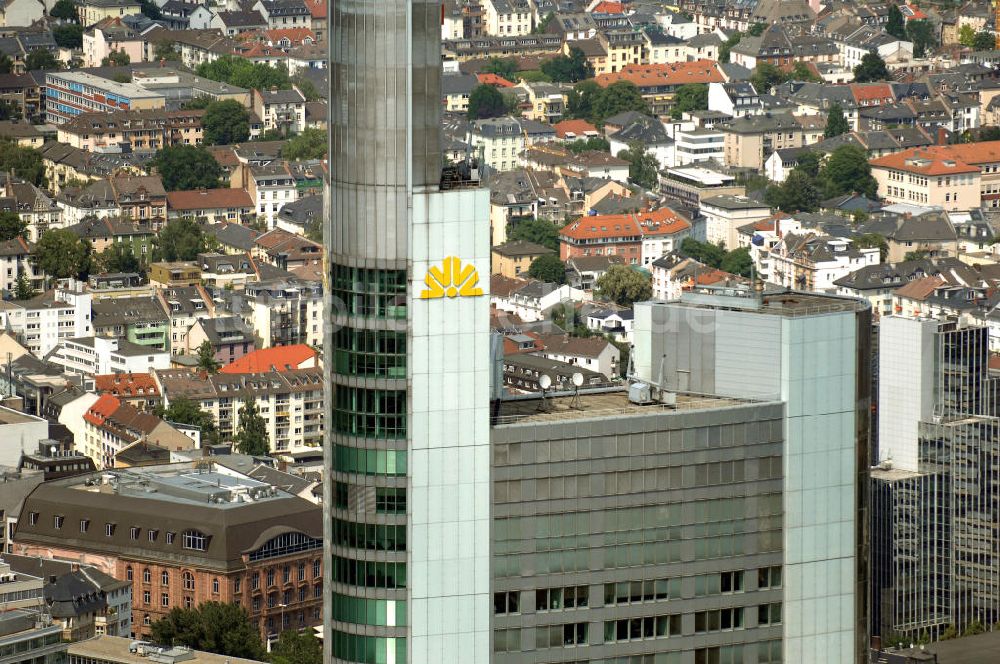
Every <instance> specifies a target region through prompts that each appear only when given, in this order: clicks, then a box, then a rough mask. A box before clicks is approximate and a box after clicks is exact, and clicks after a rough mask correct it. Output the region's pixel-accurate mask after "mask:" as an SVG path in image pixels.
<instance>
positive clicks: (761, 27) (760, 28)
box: [747, 23, 767, 37]
mask: <svg viewBox="0 0 1000 664" xmlns="http://www.w3.org/2000/svg"><path fill="white" fill-rule="evenodd" d="M765 30H767V23H753V24H752V25H751V26H750V27H749V28H747V34H749V35H750V36H751V37H760V36H761V35H762V34H764V31H765Z"/></svg>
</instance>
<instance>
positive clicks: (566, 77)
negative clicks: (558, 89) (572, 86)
mask: <svg viewBox="0 0 1000 664" xmlns="http://www.w3.org/2000/svg"><path fill="white" fill-rule="evenodd" d="M541 70H542V73H543V74H545V75H546V76H548V77H549V78H550V79H551V80H553V81H556V82H558V83H576V82H577V81H582V80H583V79H585V78H587V75H588V74H589V73H590V67H589V65H588V64H587V56H586V55H584V53H583V51H581V50H580V49H579V48H577V47H576V46H573V47H571V48H570V49H569V55H568V56H567V55H560V56H556V57H554V58H552V59H551V60H546V61H545V62H543V63H542V66H541Z"/></svg>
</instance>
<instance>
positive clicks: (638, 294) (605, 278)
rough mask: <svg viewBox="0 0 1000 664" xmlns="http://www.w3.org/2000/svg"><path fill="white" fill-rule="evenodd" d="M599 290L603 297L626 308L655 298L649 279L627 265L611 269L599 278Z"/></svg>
mask: <svg viewBox="0 0 1000 664" xmlns="http://www.w3.org/2000/svg"><path fill="white" fill-rule="evenodd" d="M597 290H598V292H599V293H600V295H601V297H603V298H607V299H609V300H612V301H614V302H615V303H617V304H620V305H622V306H625V307H630V306H632V304H633V303H634V302H642V301H644V300H648V299H649V298H651V297H652V296H653V285H652V283H651V281H650V279H649V277H648V276H647V275H645V274H643V273H642V272H638V271H636V270H633V269H632V268H630V267H628V266H625V265H612V266H611V267H609V268H608V270H607V271H606V272H605V273H604V274H602V275H601V276H600V277H598V279H597Z"/></svg>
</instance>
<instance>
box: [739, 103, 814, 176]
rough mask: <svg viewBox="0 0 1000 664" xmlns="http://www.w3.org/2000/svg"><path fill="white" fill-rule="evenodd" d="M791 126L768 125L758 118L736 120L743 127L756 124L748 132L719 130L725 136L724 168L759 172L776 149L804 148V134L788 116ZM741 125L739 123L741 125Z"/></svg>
mask: <svg viewBox="0 0 1000 664" xmlns="http://www.w3.org/2000/svg"><path fill="white" fill-rule="evenodd" d="M788 117H789V119H791V120H792V125H791V126H789V125H786V124H784V123H781V124H780V125H778V126H774V125H773V124H771V125H769V124H768V123H767V122H766V119H765V118H763V117H761V116H753V117H750V118H740V119H739V120H740V121H743V120H746V121H747V124H758V125H760V126H759V127H758V128H756V129H755V130H752V131H744V130H742V128H741V129H740V130H733V129H729V128H726V127H723V128H722V131H723V132H724V133H725V135H726V137H725V141H724V143H723V151H724V155H725V159H726V165H727V166H732V167H735V168H752V169H754V170H758V171H759V170H762V169H763V168H764V162H765V160H766V159H767V157H769V156H770V155H771V153H773V152H775V151H776V150H783V149H785V148H799V147H802V146H804V145H805V133H804V132H803V131H802V127H801V126H799V125H798V123H797V122H795V120H794V119H792V118H791V116H788ZM741 124H742V123H741Z"/></svg>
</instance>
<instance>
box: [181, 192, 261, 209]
mask: <svg viewBox="0 0 1000 664" xmlns="http://www.w3.org/2000/svg"><path fill="white" fill-rule="evenodd" d="M253 206H254V204H253V198H251V197H250V194H249V193H247V191H246V189H232V188H230V187H226V188H223V189H193V190H191V191H170V192H167V209H168V210H204V209H206V208H252V207H253Z"/></svg>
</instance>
